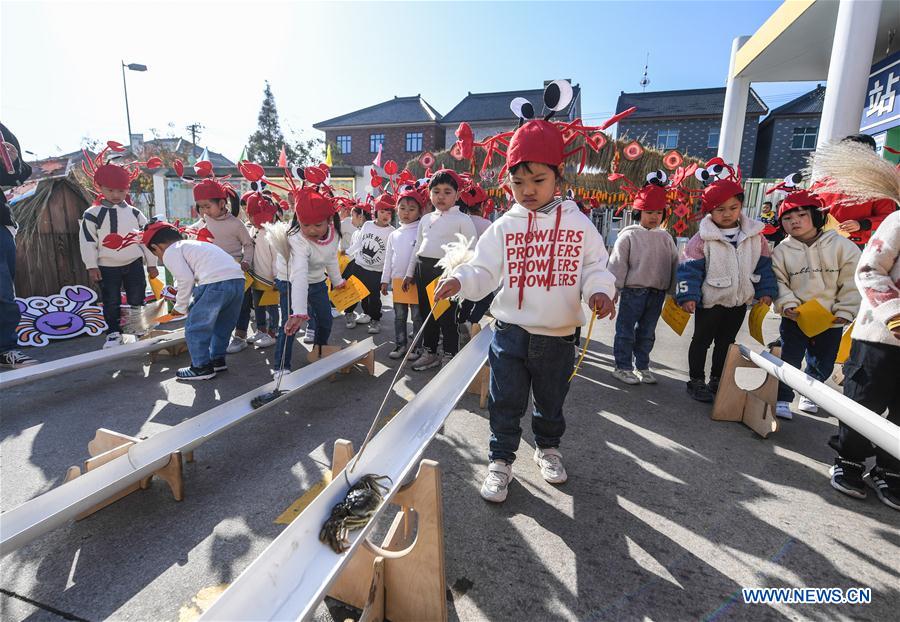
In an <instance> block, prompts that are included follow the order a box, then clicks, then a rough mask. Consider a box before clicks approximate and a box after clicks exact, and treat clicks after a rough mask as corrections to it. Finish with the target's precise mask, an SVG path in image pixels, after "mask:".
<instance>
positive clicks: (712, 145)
mask: <svg viewBox="0 0 900 622" xmlns="http://www.w3.org/2000/svg"><path fill="white" fill-rule="evenodd" d="M706 148H707V149H718V148H719V128H717V127H711V128H709V136H708V137H707V139H706Z"/></svg>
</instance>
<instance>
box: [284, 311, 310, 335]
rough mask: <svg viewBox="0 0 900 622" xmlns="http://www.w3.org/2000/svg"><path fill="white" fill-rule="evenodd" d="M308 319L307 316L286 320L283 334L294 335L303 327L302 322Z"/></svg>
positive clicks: (295, 316) (297, 316)
mask: <svg viewBox="0 0 900 622" xmlns="http://www.w3.org/2000/svg"><path fill="white" fill-rule="evenodd" d="M308 319H309V316H308V315H292V316H291V317H289V318H288V321H287V322H285V323H284V333H285V334H286V335H294V334H296V332H297V331H298V330H300V327H301V326H303V322H305V321H306V320H308Z"/></svg>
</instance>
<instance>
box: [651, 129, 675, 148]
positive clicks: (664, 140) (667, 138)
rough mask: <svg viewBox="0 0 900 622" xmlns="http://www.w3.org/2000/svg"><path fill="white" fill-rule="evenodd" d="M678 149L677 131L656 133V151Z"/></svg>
mask: <svg viewBox="0 0 900 622" xmlns="http://www.w3.org/2000/svg"><path fill="white" fill-rule="evenodd" d="M677 147H678V130H676V129H665V130H659V131H657V132H656V148H657V149H676V148H677Z"/></svg>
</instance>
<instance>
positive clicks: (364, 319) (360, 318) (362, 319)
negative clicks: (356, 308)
mask: <svg viewBox="0 0 900 622" xmlns="http://www.w3.org/2000/svg"><path fill="white" fill-rule="evenodd" d="M371 321H372V318H371V317H369V316H368V315H366V314H365V313H360V314H359V315H357V316H356V323H357V324H368V323H369V322H371Z"/></svg>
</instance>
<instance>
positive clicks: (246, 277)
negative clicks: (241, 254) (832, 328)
mask: <svg viewBox="0 0 900 622" xmlns="http://www.w3.org/2000/svg"><path fill="white" fill-rule="evenodd" d="M251 285H253V277H252V276H250V273H249V272H244V291H247V290H248V289H250V286H251Z"/></svg>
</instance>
